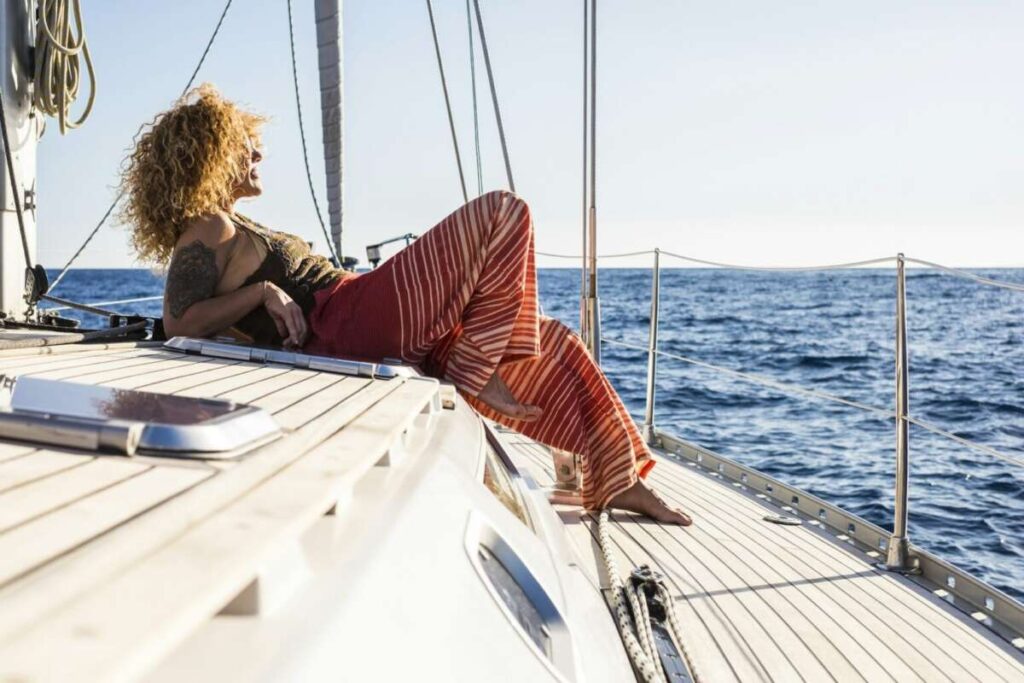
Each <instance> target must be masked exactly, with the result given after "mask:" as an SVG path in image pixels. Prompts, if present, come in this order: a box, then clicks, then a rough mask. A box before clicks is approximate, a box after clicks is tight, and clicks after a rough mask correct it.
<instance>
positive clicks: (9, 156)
mask: <svg viewBox="0 0 1024 683" xmlns="http://www.w3.org/2000/svg"><path fill="white" fill-rule="evenodd" d="M0 134H2V138H3V143H4V159H5V160H6V162H7V180H8V183H10V186H11V198H12V199H13V200H14V213H15V214H16V215H17V217H18V230H19V232H20V233H21V250H22V252H23V254H24V256H25V268H28V269H29V270H31V268H32V252H31V250H30V249H29V247H28V231H27V229H26V228H25V213H24V212H23V211H22V206H21V196H20V194H21V193H20V192H19V190H18V182H17V180H16V179H15V177H14V150H13V149H11V139H10V138H9V137H8V136H7V111H6V109H5V108H4V93H3V90H2V89H0Z"/></svg>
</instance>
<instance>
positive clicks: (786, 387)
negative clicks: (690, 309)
mask: <svg viewBox="0 0 1024 683" xmlns="http://www.w3.org/2000/svg"><path fill="white" fill-rule="evenodd" d="M601 341H603V342H606V343H608V344H612V345H613V346H621V347H623V348H627V349H634V350H636V351H643V352H644V353H649V352H650V349H649V348H647V347H646V346H639V345H637V344H629V343H627V342H621V341H618V340H615V339H607V338H604V337H602V338H601ZM655 353H657V354H658V355H660V356H665V357H666V358H672V359H674V360H678V361H682V362H684V363H689V364H691V365H696V366H698V367H701V368H706V369H708V370H715V371H717V372H722V373H725V374H727V375H732V376H733V377H739V378H741V379H745V380H747V381H748V382H753V383H754V384H761V385H764V386H767V387H771V388H773V389H776V390H778V391H781V392H782V393H792V394H798V395H801V396H805V397H810V398H817V399H821V400H824V401H830V402H832V403H838V404H841V405H845V406H849V407H851V408H857V409H858V410H863V411H865V412H868V413H874V414H875V415H879V416H881V417H884V418H886V419H888V420H891V419H894V417H895V413H894V412H893V411H891V410H885V409H884V408H878V407H876V406H872V405H868V404H866V403H860V402H858V401H851V400H850V399H846V398H843V397H842V396H836V395H835V394H830V393H828V392H825V391H818V390H817V389H804V388H803V387H798V386H795V385H792V384H785V383H783V382H776V381H775V380H773V379H769V378H767V377H763V376H761V375H755V374H752V373H747V372H740V371H739V370H733V369H731V368H724V367H722V366H720V365H714V364H712V363H705V362H704V361H699V360H695V359H693V358H687V357H686V356H680V355H678V354H674V353H668V352H667V351H659V350H656V351H655Z"/></svg>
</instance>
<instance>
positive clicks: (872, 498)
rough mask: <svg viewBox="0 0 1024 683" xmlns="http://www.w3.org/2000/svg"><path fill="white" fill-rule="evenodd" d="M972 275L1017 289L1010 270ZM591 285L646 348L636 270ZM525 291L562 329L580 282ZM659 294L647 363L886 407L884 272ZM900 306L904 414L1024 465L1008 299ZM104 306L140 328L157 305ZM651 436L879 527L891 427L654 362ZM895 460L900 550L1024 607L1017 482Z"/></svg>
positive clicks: (921, 290) (987, 465)
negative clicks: (904, 481)
mask: <svg viewBox="0 0 1024 683" xmlns="http://www.w3.org/2000/svg"><path fill="white" fill-rule="evenodd" d="M981 274H984V275H988V276H989V277H993V278H996V279H1001V280H1007V281H1013V282H1019V283H1024V270H998V271H990V272H984V273H981ZM600 277H601V288H602V321H603V325H604V330H603V332H604V335H605V336H606V337H608V338H611V339H618V340H621V341H625V342H629V343H634V344H638V345H641V346H645V345H646V343H647V327H648V319H649V318H648V316H649V306H650V287H651V276H650V272H649V271H648V270H646V269H609V270H603V271H601V273H600ZM539 279H540V292H541V301H542V304H543V306H544V309H545V312H546V313H547V314H548V315H551V316H553V317H556V318H559V319H561V320H562V321H564V322H565V323H567V324H568V325H570V326H572V327H575V326H576V324H577V322H578V317H579V312H578V311H579V309H578V301H577V298H576V297H577V295H578V294H577V293H578V289H579V271H578V270H574V269H542V270H541V271H540V273H539ZM161 290H162V280H161V279H160V278H159V277H157V276H156V275H154V274H152V273H150V272H149V271H146V270H77V271H71V272H70V273H69V274H68V276H67V279H66V280H65V284H62V285H61V288H60V291H58V292H57V293H58V294H60V292H61V291H63V293H64V294H68V295H70V293H72V292H73V293H74V297H75V298H76V299H77V300H80V301H106V300H116V299H127V298H134V297H142V296H149V295H155V294H159V293H160V292H161ZM661 291H662V306H661V337H660V348H661V349H662V350H663V351H667V352H670V353H676V354H681V355H684V356H689V357H692V358H696V359H699V360H702V361H705V362H708V363H713V364H716V365H722V366H726V367H729V368H733V369H737V370H741V371H745V372H752V373H757V374H762V375H767V376H769V377H771V378H773V379H776V380H778V381H780V382H785V383H791V384H798V385H800V386H803V387H808V388H814V389H819V390H822V391H827V392H831V393H833V394H838V395H840V396H842V397H845V398H848V399H852V400H855V401H859V402H862V403H866V404H870V405H874V406H878V407H881V408H887V409H889V408H892V406H893V401H894V331H895V279H894V275H893V272H892V271H891V270H888V271H881V270H858V271H839V272H829V273H792V274H791V273H786V274H774V273H769V274H764V273H750V272H737V271H724V270H694V269H666V270H664V271H663V274H662V281H661ZM907 301H908V305H907V308H908V340H909V341H908V348H909V353H910V410H911V414H913V415H915V416H917V417H919V418H922V419H925V420H928V421H930V422H933V423H935V424H937V425H939V426H941V427H943V428H944V429H946V430H948V431H951V432H953V433H955V434H957V435H958V436H960V437H963V438H965V439H970V440H972V441H977V442H979V443H983V444H986V445H988V446H991V447H993V448H996V449H998V450H1000V451H1002V452H1004V453H1008V454H1011V455H1014V456H1016V457H1018V458H1024V294H1022V293H1020V292H1013V291H1007V290H1003V289H996V288H992V287H987V286H983V285H980V284H977V283H974V282H971V281H967V280H963V279H960V278H955V277H951V276H948V275H942V274H938V273H935V272H931V271H916V270H915V271H910V272H909V274H908V281H907ZM116 308H118V309H119V310H123V309H133V310H136V311H138V312H141V313H144V314H151V315H156V314H159V311H160V304H159V302H154V303H151V304H140V305H135V306H117V307H116ZM86 322H87V323H90V324H98V323H99V322H100V321H98V320H97V319H95V318H92V319H89V317H88V316H87V317H86ZM646 362H647V359H646V354H645V353H643V352H640V351H633V350H630V349H623V348H620V347H615V346H611V345H607V346H605V348H604V365H605V370H606V371H607V373H608V375H609V377H610V379H611V381H612V383H613V384H614V385H615V387H616V388H617V389H618V390H619V392H620V393H621V394H622V397H623V399H624V400H625V402H626V405H627V406H628V407H629V409H630V410H631V411H632V412H633V413H634V415H636V416H637V417H638V418H639V417H641V416H642V414H643V408H644V405H643V404H644V392H645V386H644V383H645V380H646ZM656 422H657V424H658V425H659V426H660V427H661V428H663V429H666V430H668V431H671V432H675V433H677V434H679V435H680V436H682V437H683V438H686V439H688V440H690V441H694V442H696V443H699V444H702V445H704V446H706V447H708V448H710V449H712V450H715V451H717V452H719V453H722V454H724V455H727V456H729V457H731V458H734V459H736V460H738V461H740V462H743V463H746V464H748V465H751V466H753V467H756V468H758V469H760V470H762V471H764V472H766V473H768V474H770V475H772V476H775V477H777V478H779V479H782V480H784V481H786V482H788V483H790V484H793V485H795V486H798V487H801V488H803V489H805V490H808V491H810V492H812V493H814V494H816V495H818V496H820V497H822V498H824V499H826V500H828V501H830V502H832V503H835V504H837V505H839V506H841V507H843V508H845V509H847V510H849V511H851V512H853V513H855V514H857V515H860V516H861V517H864V518H866V519H868V520H869V521H871V522H874V523H875V524H878V525H879V526H882V527H886V528H891V527H892V509H893V477H894V467H895V461H894V450H895V435H894V431H893V426H892V424H891V423H890V422H887V421H885V420H882V419H879V418H877V417H875V416H874V415H871V414H867V413H863V412H861V411H859V410H856V409H853V408H847V407H844V406H840V405H835V404H831V403H822V402H819V401H815V400H812V399H807V398H802V397H793V396H787V395H785V394H782V393H779V392H778V391H776V390H774V389H768V388H765V387H761V386H758V385H755V384H750V383H748V382H745V381H742V380H738V379H734V378H731V377H729V376H725V375H722V374H720V373H716V372H713V371H710V370H705V369H701V368H697V367H694V366H691V365H688V364H684V363H681V362H678V361H673V360H671V359H667V358H662V359H661V360H660V361H659V372H658V382H657V419H656ZM910 448H911V488H910V537H911V539H912V540H913V542H914V543H916V544H919V545H921V546H922V547H925V548H927V549H929V550H931V551H933V552H935V553H937V554H938V555H939V556H941V557H943V558H944V559H946V560H948V561H950V562H952V563H954V564H956V565H958V566H960V567H962V568H964V569H966V570H968V571H970V572H972V573H974V574H976V575H978V576H981V577H983V578H984V579H986V580H987V581H989V582H991V583H992V584H993V585H995V586H997V587H999V588H1001V589H1002V590H1004V591H1006V592H1007V593H1010V594H1011V595H1014V596H1015V597H1017V598H1018V599H1024V468H1021V467H1017V466H1015V465H1012V464H1009V463H1006V462H1003V461H1000V460H997V459H994V458H992V457H990V456H989V455H986V454H984V453H979V452H976V451H973V450H970V449H968V448H966V447H964V446H961V445H959V444H957V443H955V442H952V441H949V440H947V439H944V438H942V437H938V436H935V435H933V434H930V433H928V432H926V431H924V430H922V429H920V428H917V427H914V426H912V427H911V433H910Z"/></svg>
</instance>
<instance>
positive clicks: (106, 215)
mask: <svg viewBox="0 0 1024 683" xmlns="http://www.w3.org/2000/svg"><path fill="white" fill-rule="evenodd" d="M232 1H233V0H227V3H225V5H224V10H223V11H222V12H221V13H220V19H218V20H217V25H216V26H215V27H214V29H213V34H212V35H210V40H208V41H207V43H206V49H204V50H203V54H202V56H200V57H199V62H198V63H197V64H196V68H195V69H193V71H192V76H191V77H189V79H188V83H186V84H185V87H184V88H182V90H181V95H179V96H178V99H181V98H182V97H184V96H185V94H186V93H187V92H188V90H189V88H191V87H192V84H193V83H194V82H195V80H196V76H198V75H199V70H200V69H201V68H202V67H203V62H205V61H206V55H208V54H209V53H210V48H211V47H213V41H214V40H216V39H217V34H218V33H219V32H220V27H221V24H223V23H224V17H226V16H227V13H228V9H229V8H230V7H231V3H232ZM122 197H124V190H121V191H120V192H118V193H117V197H115V198H114V201H113V202H112V203H111V204H110V206H109V207H107V211H106V213H104V214H103V218H101V219H100V222H99V223H97V224H96V227H95V228H93V229H92V232H90V233H89V236H88V237H86V238H85V241H84V242H82V246H80V247H79V248H78V251H76V252H75V253H74V255H73V256H72V257H71V258H70V259H68V262H67V263H65V264H64V267H63V268H61V271H60V273H59V274H58V275H57V277H56V278H55V279H54V281H53V283H52V284H51V285H50V290H51V291H52V290H53V289H54V288H55V287H56V286H57V285H58V284H60V281H61V280H63V279H64V276H65V275H67V273H68V270H69V269H70V268H71V265H72V264H73V263H74V262H75V261H76V260H77V259H78V257H79V256H81V255H82V252H83V251H85V248H86V247H87V246H89V243H90V242H92V238H93V237H95V236H96V233H98V232H99V231H100V228H102V227H103V224H104V223H106V222H107V219H108V218H110V214H111V213H113V211H114V208H115V207H116V206H117V203H118V202H120V201H121V198H122Z"/></svg>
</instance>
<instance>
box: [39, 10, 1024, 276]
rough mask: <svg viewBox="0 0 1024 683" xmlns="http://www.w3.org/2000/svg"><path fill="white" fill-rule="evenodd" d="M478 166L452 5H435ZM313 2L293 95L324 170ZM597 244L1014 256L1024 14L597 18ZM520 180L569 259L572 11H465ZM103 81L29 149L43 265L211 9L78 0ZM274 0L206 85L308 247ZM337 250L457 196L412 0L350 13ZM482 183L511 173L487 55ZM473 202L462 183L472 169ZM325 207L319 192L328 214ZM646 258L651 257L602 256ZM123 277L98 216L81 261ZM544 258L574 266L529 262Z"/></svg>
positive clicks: (222, 48)
mask: <svg viewBox="0 0 1024 683" xmlns="http://www.w3.org/2000/svg"><path fill="white" fill-rule="evenodd" d="M434 4H435V13H436V16H437V21H438V31H439V34H440V39H441V42H442V50H443V56H444V58H445V67H446V69H447V71H448V75H449V81H450V82H449V87H450V89H451V91H452V96H453V100H454V106H455V115H456V123H457V125H458V128H459V133H460V143H461V145H462V152H463V158H464V162H465V164H466V166H467V169H470V170H471V169H473V167H474V166H475V164H474V162H473V160H472V114H471V107H470V96H469V75H468V74H469V69H468V47H467V28H466V16H465V3H464V0H435V3H434ZM312 5H313V3H312V1H311V0H296V2H295V8H294V9H295V19H296V29H297V32H298V36H297V38H298V41H299V65H300V85H301V88H302V95H303V104H304V105H305V112H304V113H305V120H306V126H307V135H309V137H310V143H311V151H312V152H313V159H312V162H313V169H314V174H315V175H314V177H315V180H316V183H317V184H316V189H317V192H318V193H319V196H320V197H321V198H323V197H324V187H323V180H322V172H321V169H322V163H321V152H320V147H319V141H320V135H319V131H320V122H319V103H318V95H317V87H318V76H317V72H316V67H315V65H316V62H315V36H314V24H313V18H312ZM599 5H600V7H599V10H598V12H599V16H598V30H599V36H598V41H599V48H598V49H599V51H598V72H599V73H598V76H599V86H598V215H599V229H600V240H599V241H600V250H601V251H604V252H617V251H632V250H637V249H646V248H649V247H652V246H655V245H658V246H661V247H662V248H665V249H671V250H675V251H679V252H683V253H687V254H692V255H696V256H700V257H704V258H710V259H717V260H729V261H733V262H739V263H759V264H796V265H799V264H809V263H815V262H829V261H837V260H844V261H845V260H854V259H861V258H870V257H875V256H881V255H889V254H894V253H896V252H897V251H901V250H902V251H905V252H906V253H908V254H912V255H915V256H918V257H920V258H925V259H930V260H937V261H942V262H947V263H950V264H952V265H971V266H978V265H992V266H997V265H1002V266H1021V265H1024V249H1022V247H1024V236H1022V227H1024V192H1022V191H1021V182H1022V180H1024V154H1022V152H1024V88H1021V87H1020V74H1019V70H1020V65H1021V64H1024V29H1022V26H1024V3H1021V2H1019V1H1014V2H1009V1H1008V2H941V1H937V0H930V1H928V2H901V1H897V2H892V0H888V1H886V2H868V1H866V2H859V3H840V2H793V1H791V2H770V3H769V2H763V0H752V1H750V2H700V3H698V2H685V3H683V2H653V1H651V0H647V1H646V2H626V1H625V0H619V1H618V2H607V1H606V2H600V3H599ZM481 6H482V10H483V12H484V19H485V22H486V25H485V28H486V29H487V31H488V38H489V41H490V48H491V57H492V60H493V65H494V69H495V75H496V78H497V86H498V94H499V97H500V99H501V103H502V106H503V112H502V113H503V116H504V123H505V129H506V133H507V136H508V140H509V144H510V148H511V158H512V166H513V171H514V174H515V180H516V184H517V189H518V190H519V192H520V194H522V195H523V196H524V197H526V198H527V200H529V201H530V202H531V204H532V206H533V208H534V216H535V220H536V225H537V246H538V248H539V249H541V250H545V251H553V252H571V253H576V252H578V250H579V235H580V231H581V224H580V203H581V195H580V188H581V182H582V178H581V168H580V167H581V158H580V149H581V135H582V130H581V111H580V103H581V94H582V85H581V68H582V67H581V46H582V37H581V13H582V10H581V8H582V4H581V2H580V1H579V0H575V1H572V2H569V1H558V2H551V0H547V1H543V2H542V1H540V0H529V1H527V0H519V1H517V2H496V1H494V0H481ZM83 7H84V11H85V20H86V27H87V33H88V38H89V44H90V48H91V50H92V54H93V57H94V61H95V64H96V71H97V74H98V79H99V92H98V96H97V103H96V107H95V110H94V111H93V114H92V117H91V118H90V120H89V121H88V123H87V125H86V126H85V127H84V128H82V129H80V130H77V131H74V132H72V133H71V134H69V135H67V136H65V137H61V136H60V134H59V133H58V131H57V126H56V125H55V123H54V124H53V125H50V126H49V130H48V131H47V133H46V135H45V136H44V138H43V140H42V141H41V143H40V150H39V164H40V170H39V180H38V187H39V203H40V208H39V211H38V219H39V223H40V258H41V260H42V262H43V263H44V264H46V265H47V266H51V267H56V266H59V265H61V264H63V262H64V261H65V259H66V258H67V257H68V256H69V255H70V254H71V252H72V251H73V250H74V248H75V247H76V246H77V245H78V243H79V242H80V241H81V239H82V238H83V237H84V235H85V234H86V233H87V232H88V231H89V230H90V229H91V227H92V226H93V225H94V224H95V222H96V221H97V220H98V219H99V217H100V216H101V215H102V213H103V211H104V209H105V208H106V205H107V204H108V203H109V201H110V200H111V198H112V197H113V190H112V186H113V185H114V183H115V182H116V177H117V169H118V166H119V162H120V159H121V158H122V157H123V155H124V151H125V149H126V147H127V146H128V145H129V144H130V142H131V139H132V136H133V135H134V134H135V132H136V130H137V129H138V127H139V125H140V124H141V123H142V122H144V121H147V120H149V119H150V118H152V116H153V115H154V114H155V113H157V112H158V111H160V110H161V109H164V108H166V107H167V106H168V105H170V104H171V102H172V101H173V100H174V99H175V98H176V96H177V95H178V93H179V92H180V90H181V88H182V86H183V85H184V83H185V81H186V80H187V79H188V76H189V74H190V73H191V71H192V69H193V67H194V65H195V63H196V60H197V59H198V57H199V54H200V52H201V50H202V48H203V46H204V44H205V42H206V40H207V39H208V37H209V34H210V31H211V30H212V28H213V25H214V23H215V21H216V18H217V16H218V15H219V13H220V11H221V9H222V7H223V5H222V3H221V2H220V1H219V0H218V1H215V0H202V1H200V0H176V1H175V2H173V3H168V2H157V1H155V0H136V1H133V2H124V1H122V2H114V1H112V0H102V1H100V0H94V1H92V2H86V3H83ZM285 8H286V5H285V2H284V0H275V1H269V0H235V2H234V4H233V6H232V8H231V10H230V11H229V13H228V16H227V19H226V20H225V23H224V27H223V29H222V31H221V35H220V36H219V38H218V40H217V43H216V44H215V45H214V48H213V50H212V52H211V54H210V56H209V58H208V60H207V62H206V65H205V66H204V68H203V71H202V72H201V73H200V77H199V81H200V82H201V81H211V82H213V83H215V84H216V85H217V86H219V87H220V88H221V89H222V90H223V92H224V93H225V94H226V95H228V96H229V97H232V98H235V99H237V100H239V101H241V102H244V103H247V104H248V105H250V106H251V107H252V108H254V109H256V110H258V111H260V112H262V113H264V114H267V115H270V116H271V117H272V121H271V122H270V124H269V125H268V126H267V128H266V133H265V143H266V148H267V150H266V151H267V153H266V161H265V162H264V164H263V179H264V184H265V187H266V191H265V194H264V196H263V197H262V198H259V199H257V200H255V201H253V202H252V203H251V204H250V205H248V206H246V207H245V208H244V210H245V211H247V212H249V213H250V214H252V215H253V216H255V217H257V218H259V219H261V220H262V221H264V222H266V223H268V224H270V225H273V226H276V227H279V228H282V229H287V230H290V231H293V232H297V233H299V234H302V235H304V236H306V237H307V238H308V239H311V240H313V241H314V242H316V243H317V245H318V248H321V249H322V248H323V240H322V239H321V238H320V236H319V227H318V224H317V222H316V220H315V218H314V213H313V209H312V205H311V202H310V198H309V193H308V190H307V187H306V180H305V175H304V171H303V169H302V161H301V151H300V146H299V135H298V128H297V124H296V121H297V119H296V114H295V104H294V99H293V92H292V83H291V65H290V60H289V56H288V25H287V14H286V9H285ZM344 12H345V17H344V18H345V59H346V64H345V77H346V83H345V97H346V187H345V196H346V227H347V232H346V236H345V247H346V252H347V253H350V254H355V255H358V256H359V257H360V258H361V259H365V251H364V248H365V245H366V244H368V243H371V242H375V241H380V240H382V239H384V238H387V237H392V236H395V235H399V234H402V233H405V232H407V231H413V232H419V231H422V230H424V229H426V228H427V227H429V226H430V225H432V224H434V223H435V222H436V221H437V220H438V219H440V218H441V217H443V216H444V215H445V214H446V213H447V212H448V211H450V210H451V209H453V208H455V207H456V206H457V205H458V204H460V203H461V192H460V190H459V186H458V181H457V176H456V171H455V163H454V158H453V154H452V150H451V142H450V138H449V133H448V128H447V120H446V118H445V113H444V107H443V101H442V98H441V89H440V84H439V79H438V75H437V69H436V64H435V58H434V53H433V46H432V43H431V40H430V30H429V23H428V19H427V12H426V6H425V3H424V2H419V1H416V0H350V1H349V2H346V3H345V9H344ZM478 66H479V71H478V77H479V79H480V80H479V85H478V93H479V97H480V101H481V125H482V127H483V141H482V143H483V162H484V169H485V172H484V175H485V186H486V187H485V189H493V188H497V187H500V186H502V185H503V183H504V170H503V166H502V162H501V156H500V149H499V147H498V144H497V141H496V135H495V133H494V128H495V127H494V123H493V115H492V113H491V109H490V105H489V93H488V91H487V85H486V80H485V78H484V73H483V66H482V63H479V64H478ZM467 181H468V183H469V185H470V188H471V192H474V193H475V188H476V181H475V173H473V172H472V170H471V172H470V174H469V176H468V177H467ZM321 201H322V203H325V200H323V199H321ZM628 263H632V264H635V265H640V264H643V265H646V263H647V260H646V259H643V260H641V261H637V260H633V261H632V262H630V261H626V262H622V261H617V262H609V263H608V265H626V264H628ZM79 264H80V265H82V266H129V265H132V264H133V259H132V256H131V255H130V253H129V251H128V246H127V239H126V235H125V232H124V228H122V227H118V226H114V225H111V226H110V227H105V228H103V230H102V231H101V234H100V236H99V237H98V238H97V239H96V240H95V242H94V243H93V245H91V246H90V248H89V250H88V251H87V252H86V253H85V255H84V256H83V257H82V258H81V260H80V261H79ZM540 264H541V265H565V263H564V262H561V261H555V260H552V259H545V258H542V259H541V260H540Z"/></svg>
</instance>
